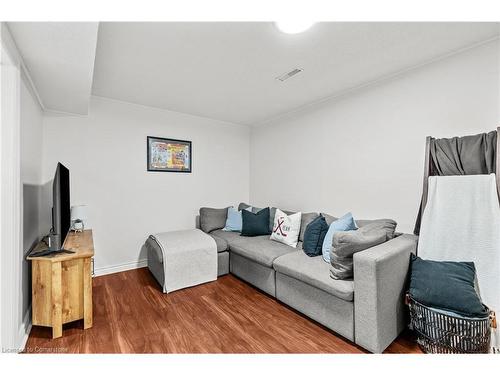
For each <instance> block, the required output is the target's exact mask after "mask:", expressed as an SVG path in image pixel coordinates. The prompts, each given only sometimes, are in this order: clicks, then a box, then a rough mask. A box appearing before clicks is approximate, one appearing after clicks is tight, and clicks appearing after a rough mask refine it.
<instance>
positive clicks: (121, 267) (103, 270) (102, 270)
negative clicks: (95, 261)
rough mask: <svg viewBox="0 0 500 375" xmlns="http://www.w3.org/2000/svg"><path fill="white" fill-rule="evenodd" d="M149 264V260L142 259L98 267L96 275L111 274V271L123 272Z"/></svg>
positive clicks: (95, 271)
mask: <svg viewBox="0 0 500 375" xmlns="http://www.w3.org/2000/svg"><path fill="white" fill-rule="evenodd" d="M147 265H148V260H147V259H141V260H137V261H134V262H127V263H122V264H116V265H113V266H106V267H96V268H95V270H94V275H95V276H103V275H109V274H110V273H116V272H123V271H128V270H134V269H136V268H142V267H147Z"/></svg>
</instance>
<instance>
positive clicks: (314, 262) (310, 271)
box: [273, 251, 354, 302]
mask: <svg viewBox="0 0 500 375" xmlns="http://www.w3.org/2000/svg"><path fill="white" fill-rule="evenodd" d="M273 267H274V269H275V270H276V272H279V273H282V274H284V275H287V276H289V277H293V278H294V279H297V280H300V281H302V282H304V283H306V284H309V285H311V286H314V287H316V288H318V289H321V290H323V291H325V292H326V293H328V294H331V295H333V296H335V297H338V298H341V299H343V300H344V301H348V302H351V301H353V300H354V282H353V280H334V279H332V278H331V277H330V265H329V264H328V263H325V262H324V261H323V259H322V258H321V257H313V258H311V257H308V256H307V255H306V254H305V253H304V252H303V251H294V252H293V253H290V254H286V255H283V256H280V257H279V258H277V259H276V260H275V261H274V265H273Z"/></svg>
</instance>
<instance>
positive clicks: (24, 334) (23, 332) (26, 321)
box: [18, 305, 32, 352]
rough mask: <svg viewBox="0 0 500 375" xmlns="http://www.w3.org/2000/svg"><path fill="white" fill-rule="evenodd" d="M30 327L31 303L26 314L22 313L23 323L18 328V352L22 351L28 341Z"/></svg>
mask: <svg viewBox="0 0 500 375" xmlns="http://www.w3.org/2000/svg"><path fill="white" fill-rule="evenodd" d="M31 327H32V324H31V305H30V307H29V309H28V310H27V312H26V314H25V315H24V318H23V325H22V327H21V328H20V329H19V335H18V337H19V351H20V352H22V351H23V350H24V349H25V347H26V343H27V342H28V338H29V336H30V332H31Z"/></svg>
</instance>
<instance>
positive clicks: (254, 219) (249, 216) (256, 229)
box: [241, 207, 271, 237]
mask: <svg viewBox="0 0 500 375" xmlns="http://www.w3.org/2000/svg"><path fill="white" fill-rule="evenodd" d="M241 219H242V223H243V225H242V228H241V235H242V236H247V237H254V236H263V235H266V234H271V232H270V231H269V207H267V208H264V209H262V210H260V211H259V212H257V213H256V214H254V213H253V212H250V211H246V210H243V211H241Z"/></svg>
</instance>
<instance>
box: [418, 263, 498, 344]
mask: <svg viewBox="0 0 500 375" xmlns="http://www.w3.org/2000/svg"><path fill="white" fill-rule="evenodd" d="M475 275H476V272H475V267H474V263H472V262H439V261H431V260H423V259H421V258H419V257H416V256H414V255H412V257H411V277H410V291H409V307H410V318H411V325H412V328H413V329H414V330H415V331H416V332H417V336H418V343H419V344H420V346H421V347H422V349H423V350H424V351H425V352H428V353H488V351H489V349H490V337H491V329H490V321H489V314H490V311H489V309H488V308H487V307H486V306H485V305H483V304H482V303H481V299H480V298H479V296H478V294H477V292H476V289H475V288H474V280H475Z"/></svg>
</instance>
